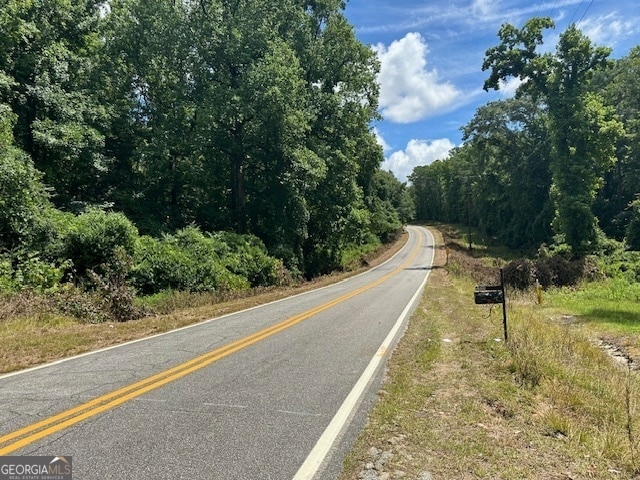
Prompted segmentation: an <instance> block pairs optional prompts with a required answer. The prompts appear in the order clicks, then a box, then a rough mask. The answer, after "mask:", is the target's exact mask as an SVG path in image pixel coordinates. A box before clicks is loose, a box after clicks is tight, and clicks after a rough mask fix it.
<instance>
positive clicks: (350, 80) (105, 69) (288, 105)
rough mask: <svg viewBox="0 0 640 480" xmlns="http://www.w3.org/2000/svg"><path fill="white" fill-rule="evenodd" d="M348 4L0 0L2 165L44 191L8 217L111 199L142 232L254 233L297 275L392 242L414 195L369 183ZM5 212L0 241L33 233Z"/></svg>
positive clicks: (362, 66)
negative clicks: (348, 252) (0, 5)
mask: <svg viewBox="0 0 640 480" xmlns="http://www.w3.org/2000/svg"><path fill="white" fill-rule="evenodd" d="M343 9H344V2H342V1H337V0H323V1H313V2H309V1H298V0H279V1H277V2H266V1H263V0H252V1H249V0H207V1H204V0H198V1H196V0H184V1H178V2H176V1H171V0H144V1H143V0H112V1H110V2H107V3H105V2H103V1H91V0H84V1H81V2H68V1H65V0H28V1H18V0H5V1H4V2H3V8H2V9H1V11H0V31H2V32H3V33H2V35H1V36H0V148H1V149H2V151H1V152H0V155H1V158H2V169H0V170H1V171H9V170H12V171H16V172H17V171H22V172H23V173H24V175H22V177H24V178H25V180H24V181H25V182H26V181H30V182H32V183H33V185H31V186H30V187H29V189H30V191H32V192H40V193H38V194H37V195H36V194H34V195H33V196H32V198H33V200H30V201H27V200H26V198H25V199H18V198H17V197H16V195H13V197H11V198H12V200H6V201H11V202H14V203H15V204H16V207H15V208H13V210H12V212H14V213H12V215H14V216H15V215H18V213H16V212H23V213H24V212H31V211H33V209H36V210H37V207H36V206H34V205H35V204H36V203H38V202H41V201H42V202H45V203H47V204H50V205H52V207H56V208H57V209H59V210H62V211H67V212H73V213H81V212H83V211H84V210H85V209H87V208H89V207H98V208H108V209H112V210H114V211H117V212H122V213H123V214H125V215H126V216H127V218H128V219H130V220H131V221H132V222H133V223H134V224H135V226H136V228H137V229H138V230H139V231H140V232H141V233H142V234H150V235H154V236H160V235H162V234H172V233H173V232H175V231H177V230H180V229H183V228H185V227H187V226H190V225H195V226H197V227H198V228H200V229H202V230H203V231H208V232H214V231H232V232H236V233H240V234H252V235H256V236H257V237H259V238H260V239H261V240H262V241H263V242H264V245H265V246H266V248H267V249H268V250H269V251H270V252H271V253H272V254H274V255H276V256H278V257H280V258H281V259H282V260H283V261H284V262H285V264H286V266H287V267H289V268H291V269H292V271H297V272H301V273H304V274H306V275H315V274H317V273H321V272H324V271H327V270H330V269H332V268H336V267H339V266H340V259H341V258H342V255H343V253H344V251H345V250H346V249H349V248H359V246H361V245H362V244H365V243H371V242H372V239H375V241H377V242H379V241H381V240H388V239H390V238H393V236H394V235H395V234H396V233H397V232H398V231H399V229H400V228H401V226H402V221H403V220H405V219H406V218H407V216H408V213H407V212H409V211H410V206H408V205H406V204H404V203H402V202H400V201H399V200H398V199H399V198H400V197H402V194H401V192H402V191H403V190H404V189H405V186H404V185H403V184H401V183H400V182H398V181H397V180H395V179H393V180H392V179H388V178H387V179H386V180H385V182H386V183H388V184H389V186H388V188H386V187H385V188H383V187H382V186H381V185H380V182H381V180H380V179H381V177H380V175H381V172H380V164H381V162H382V158H383V157H382V150H381V148H380V146H379V145H378V144H377V142H376V139H375V135H374V133H373V130H372V122H373V121H374V120H375V119H377V118H378V116H377V115H378V114H377V107H378V103H377V102H378V100H377V99H378V85H377V83H376V75H377V72H378V68H379V66H378V62H377V59H376V56H375V53H374V52H373V51H372V50H371V49H370V48H369V47H368V46H366V45H363V44H362V43H360V42H359V41H358V40H357V39H356V37H355V34H354V30H353V27H352V26H351V25H350V24H349V23H348V21H347V20H346V18H345V16H344V15H343ZM16 162H19V164H20V165H21V167H20V169H18V168H17V163H16ZM25 169H27V170H25ZM27 179H31V180H27ZM10 184H11V183H10V182H9V180H7V184H6V185H7V187H6V188H10V187H9V185H10ZM391 184H393V185H392V186H391ZM16 188H17V187H16ZM394 189H395V190H397V192H395V193H394V194H393V195H392V196H393V200H391V199H389V198H386V196H389V195H390V194H389V190H394ZM381 195H382V196H385V198H380V196H381ZM7 198H9V193H7ZM39 199H43V200H39ZM406 201H407V198H405V199H404V202H406ZM18 204H19V205H20V206H17V205H18ZM32 204H33V206H32ZM12 205H13V204H12ZM398 209H403V210H404V213H399V212H398ZM20 215H22V213H20ZM24 215H26V217H25V218H27V217H28V216H29V215H30V214H27V213H24ZM379 216H382V217H384V218H386V220H385V221H384V222H380V221H378V220H377V218H378V217H379ZM12 218H13V217H12ZM8 221H9V220H8ZM16 222H17V220H11V221H10V222H9V223H7V225H12V226H7V227H3V228H4V230H3V231H2V232H0V240H1V241H2V242H3V244H6V245H9V244H13V243H15V242H16V241H18V240H20V239H22V238H23V237H24V235H23V234H19V231H22V230H25V231H27V230H30V229H31V227H29V226H24V225H26V224H28V223H29V222H28V221H26V220H25V222H26V223H24V222H23V224H22V226H20V227H19V226H18V224H17V223H16ZM9 229H11V231H9ZM21 229H22V230H21ZM5 230H6V231H5Z"/></svg>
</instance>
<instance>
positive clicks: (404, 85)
mask: <svg viewBox="0 0 640 480" xmlns="http://www.w3.org/2000/svg"><path fill="white" fill-rule="evenodd" d="M374 50H375V51H376V52H377V54H378V57H379V59H380V62H381V67H380V74H379V76H378V81H379V83H380V109H381V112H382V115H383V116H384V117H385V119H386V120H390V121H392V122H395V123H412V122H417V121H419V120H422V119H424V118H427V117H429V116H432V115H436V114H439V113H443V112H444V111H447V110H448V109H450V108H452V107H453V106H454V105H455V104H456V102H457V101H458V99H459V98H460V96H461V92H460V91H459V90H458V89H457V88H456V87H455V86H453V85H452V84H450V83H441V82H439V81H438V72H437V71H436V70H435V69H434V70H431V71H429V70H427V59H426V57H427V53H428V48H427V44H426V43H425V41H424V39H423V38H422V36H421V35H420V34H419V33H408V34H407V35H406V36H405V37H404V38H402V39H401V40H396V41H394V42H392V43H391V45H390V46H389V47H386V46H385V45H383V44H378V45H377V46H375V47H374Z"/></svg>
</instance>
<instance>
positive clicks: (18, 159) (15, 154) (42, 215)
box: [0, 146, 53, 251]
mask: <svg viewBox="0 0 640 480" xmlns="http://www.w3.org/2000/svg"><path fill="white" fill-rule="evenodd" d="M41 180H42V174H41V173H40V172H39V171H38V170H37V169H36V168H35V167H34V166H33V162H32V161H31V159H30V158H29V157H27V155H26V154H25V153H24V152H22V151H20V150H18V149H17V148H15V147H7V146H5V147H3V146H0V251H2V250H6V251H11V250H14V249H16V248H18V247H28V246H30V245H32V244H38V243H40V244H43V243H46V238H44V237H46V234H47V231H48V230H49V228H50V225H49V221H48V217H47V213H48V212H49V210H51V209H52V208H53V207H52V206H51V204H50V202H49V198H48V194H47V192H46V190H45V187H44V185H43V184H42V182H41Z"/></svg>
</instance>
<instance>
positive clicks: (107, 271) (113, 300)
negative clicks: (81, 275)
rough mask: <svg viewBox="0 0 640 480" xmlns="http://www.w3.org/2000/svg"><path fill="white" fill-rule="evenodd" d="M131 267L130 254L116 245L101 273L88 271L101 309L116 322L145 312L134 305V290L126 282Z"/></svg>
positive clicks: (139, 315)
mask: <svg viewBox="0 0 640 480" xmlns="http://www.w3.org/2000/svg"><path fill="white" fill-rule="evenodd" d="M131 268H132V258H131V256H130V255H129V254H128V253H126V251H125V250H124V248H122V247H116V249H115V251H114V257H113V259H112V260H111V261H110V262H109V264H106V265H103V266H102V270H103V272H104V273H103V274H102V275H101V274H98V273H96V272H94V271H93V270H89V271H88V276H89V281H90V282H91V286H92V287H93V289H94V290H95V292H96V293H97V295H98V296H99V298H100V299H101V307H102V310H103V311H105V312H106V313H107V315H108V317H109V318H112V319H113V320H116V321H118V322H126V321H128V320H134V319H136V318H140V317H142V316H144V314H145V312H144V311H143V310H141V309H140V308H138V307H136V305H135V298H136V296H135V290H134V289H133V287H131V285H129V282H128V277H129V273H130V272H131Z"/></svg>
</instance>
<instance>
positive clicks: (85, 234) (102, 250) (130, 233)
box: [60, 209, 138, 278]
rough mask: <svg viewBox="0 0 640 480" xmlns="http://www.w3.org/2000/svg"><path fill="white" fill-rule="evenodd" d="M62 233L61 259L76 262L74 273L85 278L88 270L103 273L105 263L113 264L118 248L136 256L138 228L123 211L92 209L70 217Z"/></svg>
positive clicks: (74, 263)
mask: <svg viewBox="0 0 640 480" xmlns="http://www.w3.org/2000/svg"><path fill="white" fill-rule="evenodd" d="M66 228H67V229H68V231H66V232H62V238H61V244H62V252H61V253H60V255H61V257H62V258H68V259H70V260H71V261H72V262H73V267H74V270H75V273H76V274H77V275H79V276H80V277H82V278H85V277H86V276H87V272H88V271H89V270H94V271H96V272H97V273H101V270H102V269H103V267H102V266H103V265H111V263H112V260H113V259H114V258H115V252H116V249H118V248H122V249H124V251H125V252H126V253H127V254H129V255H133V253H134V250H135V245H136V240H137V238H138V230H137V229H136V227H135V226H134V225H133V223H131V221H129V219H127V217H125V216H124V215H123V214H122V213H113V212H104V211H102V210H98V209H90V210H88V211H87V212H85V213H83V214H82V215H79V216H77V217H75V218H74V219H73V220H71V222H70V225H68V226H67V227H66Z"/></svg>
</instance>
